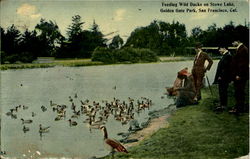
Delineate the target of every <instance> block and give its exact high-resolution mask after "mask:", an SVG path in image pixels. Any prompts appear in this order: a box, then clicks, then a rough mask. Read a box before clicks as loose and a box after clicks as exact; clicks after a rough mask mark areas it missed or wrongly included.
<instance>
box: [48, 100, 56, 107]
mask: <svg viewBox="0 0 250 159" xmlns="http://www.w3.org/2000/svg"><path fill="white" fill-rule="evenodd" d="M49 102H50V106H51V107H53V106H57V104H56V103H53V102H52V100H50V101H49Z"/></svg>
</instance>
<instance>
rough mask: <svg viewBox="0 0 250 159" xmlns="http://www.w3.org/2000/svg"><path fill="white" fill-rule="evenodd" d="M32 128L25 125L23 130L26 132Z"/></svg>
mask: <svg viewBox="0 0 250 159" xmlns="http://www.w3.org/2000/svg"><path fill="white" fill-rule="evenodd" d="M29 130H30V128H28V127H26V126H25V125H24V126H23V132H24V133H26V132H27V131H29Z"/></svg>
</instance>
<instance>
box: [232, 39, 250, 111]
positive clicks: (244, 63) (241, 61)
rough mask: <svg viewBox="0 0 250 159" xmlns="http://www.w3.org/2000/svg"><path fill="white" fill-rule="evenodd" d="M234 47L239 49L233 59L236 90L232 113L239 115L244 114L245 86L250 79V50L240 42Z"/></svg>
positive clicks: (235, 42)
mask: <svg viewBox="0 0 250 159" xmlns="http://www.w3.org/2000/svg"><path fill="white" fill-rule="evenodd" d="M232 44H233V46H235V47H237V49H236V54H235V55H234V56H233V59H232V80H233V82H234V89H235V100H236V105H235V108H234V109H232V110H230V111H229V112H230V113H235V114H239V113H242V112H244V103H245V86H246V83H247V80H248V78H249V67H248V65H249V61H248V60H249V53H248V48H247V47H246V46H245V45H244V44H243V43H241V42H240V41H234V42H233V43H232Z"/></svg>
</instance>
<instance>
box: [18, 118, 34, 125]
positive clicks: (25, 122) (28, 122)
mask: <svg viewBox="0 0 250 159" xmlns="http://www.w3.org/2000/svg"><path fill="white" fill-rule="evenodd" d="M21 120H22V124H30V123H32V122H33V121H32V120H24V119H23V118H22V119H21Z"/></svg>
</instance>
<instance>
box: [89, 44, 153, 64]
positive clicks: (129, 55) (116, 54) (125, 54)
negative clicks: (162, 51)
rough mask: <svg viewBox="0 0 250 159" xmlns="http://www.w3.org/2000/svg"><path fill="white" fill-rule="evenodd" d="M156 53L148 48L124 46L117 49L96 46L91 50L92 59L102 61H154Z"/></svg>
mask: <svg viewBox="0 0 250 159" xmlns="http://www.w3.org/2000/svg"><path fill="white" fill-rule="evenodd" d="M157 60H158V58H157V55H156V53H155V52H153V51H151V50H150V49H139V48H131V47H125V48H122V49H118V50H111V49H108V48H100V47H99V48H96V49H95V50H94V52H93V56H92V61H101V62H104V63H117V62H132V63H137V62H155V61H157Z"/></svg>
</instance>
